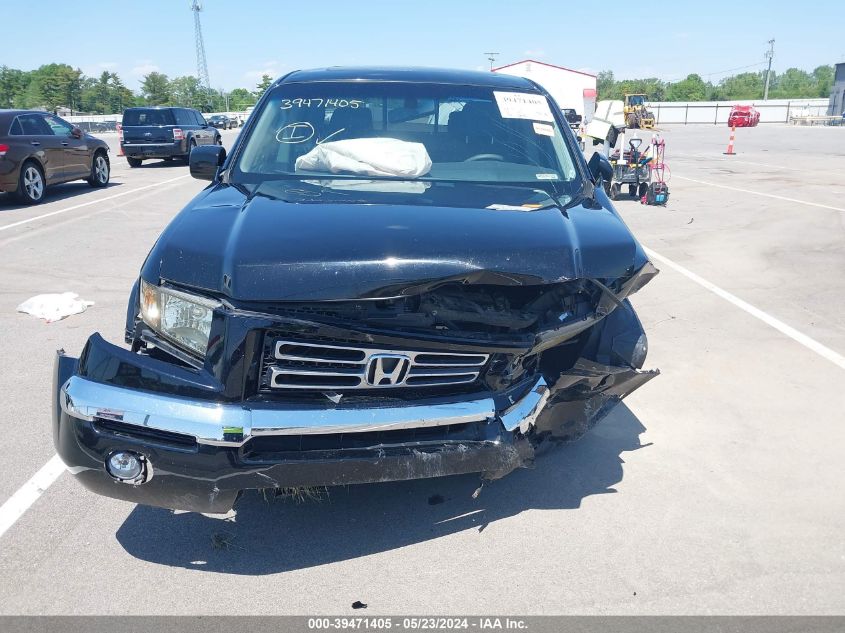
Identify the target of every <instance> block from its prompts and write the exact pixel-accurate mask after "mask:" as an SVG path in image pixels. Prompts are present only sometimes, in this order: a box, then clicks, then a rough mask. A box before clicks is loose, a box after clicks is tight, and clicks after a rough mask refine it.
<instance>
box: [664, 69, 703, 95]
mask: <svg viewBox="0 0 845 633" xmlns="http://www.w3.org/2000/svg"><path fill="white" fill-rule="evenodd" d="M707 93H708V88H707V84H706V83H704V80H703V79H702V78H701V77H700V76H699V75H696V74H692V75H687V78H686V79H683V80H681V81H679V82H677V83H674V84H670V85H669V89H668V90H667V91H666V98H667V100H669V101H704V100H705V99H706V98H707Z"/></svg>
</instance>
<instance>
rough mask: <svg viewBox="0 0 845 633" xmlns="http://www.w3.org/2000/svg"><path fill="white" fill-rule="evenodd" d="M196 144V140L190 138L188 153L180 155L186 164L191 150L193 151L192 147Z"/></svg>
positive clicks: (188, 161) (188, 162) (189, 160)
mask: <svg viewBox="0 0 845 633" xmlns="http://www.w3.org/2000/svg"><path fill="white" fill-rule="evenodd" d="M196 146H197V142H196V141H195V140H194V139H191V142H190V143H188V153H187V154H185V155H184V156H183V157H182V162H183V163H185V164H186V165H189V164H190V162H191V152H193V151H194V148H195V147H196Z"/></svg>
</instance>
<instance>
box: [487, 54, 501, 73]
mask: <svg viewBox="0 0 845 633" xmlns="http://www.w3.org/2000/svg"><path fill="white" fill-rule="evenodd" d="M484 54H485V55H487V59H488V60H489V61H490V72H493V62H494V61H496V55H498V54H499V53H484Z"/></svg>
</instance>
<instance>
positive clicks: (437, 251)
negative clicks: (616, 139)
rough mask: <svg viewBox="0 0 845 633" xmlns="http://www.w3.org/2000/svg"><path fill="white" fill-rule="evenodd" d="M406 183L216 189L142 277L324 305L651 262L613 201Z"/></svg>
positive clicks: (163, 240)
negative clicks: (384, 187) (563, 205)
mask: <svg viewBox="0 0 845 633" xmlns="http://www.w3.org/2000/svg"><path fill="white" fill-rule="evenodd" d="M413 184H415V185H419V184H422V183H413ZM399 189H400V190H399V191H382V192H373V191H348V190H331V189H327V188H325V187H322V186H315V185H309V184H307V183H302V182H298V181H297V182H293V183H292V182H290V181H283V182H273V183H269V184H268V185H267V186H265V185H262V186H260V187H259V188H258V190H257V191H253V192H251V195H248V194H249V193H250V192H248V191H247V190H245V189H244V188H242V187H236V186H232V185H226V184H219V185H215V186H213V187H210V188H209V189H207V190H205V191H203V192H202V193H201V194H200V195H199V196H197V198H195V199H194V200H193V201H192V202H191V203H190V204H189V205H188V206H187V207H186V208H185V209H184V210H183V211H182V212H181V213H180V214H179V215H178V216H177V217H176V218H175V219H174V220H173V222H172V223H171V224H170V226H168V227H167V229H166V230H165V231H164V233H163V234H162V235H161V237H160V238H159V240H158V242H157V243H156V245H155V247H154V248H153V250H152V251H151V253H150V255H149V257H148V259H147V261H146V263H145V265H144V269H143V271H142V276H143V277H144V278H145V279H148V280H149V281H153V282H156V281H157V280H158V278H159V277H161V278H162V279H165V280H168V281H171V282H174V283H177V284H180V285H185V286H189V287H194V288H198V289H205V290H208V291H211V292H213V293H215V294H220V295H223V296H229V297H231V298H233V299H235V300H241V301H283V300H287V301H293V300H296V301H320V300H342V299H355V298H374V297H387V296H398V295H401V294H402V293H403V292H404V291H408V292H413V288H414V287H419V286H420V285H422V284H425V283H427V282H432V281H436V280H442V279H444V278H450V279H456V280H464V281H467V282H470V283H473V282H475V283H481V282H484V283H501V284H525V283H554V282H560V281H565V280H568V279H575V278H585V277H586V278H599V279H615V278H617V277H620V276H622V275H625V274H626V273H630V272H632V271H633V270H634V269H637V268H639V267H640V266H641V265H642V264H643V263H644V262H645V261H646V258H645V256H644V254H643V252H642V249H641V248H640V247H639V245H638V244H637V242H636V240H635V239H634V237H633V236H632V235H631V233H630V231H629V230H628V228H627V227H626V226H625V224H624V222H622V220H621V219H620V218H619V217H618V216H617V215H616V214H615V213H614V212H613V211H610V210H608V209H605V208H586V207H584V206H575V207H573V208H570V209H568V210H567V211H566V212H565V213H564V212H562V211H561V210H560V209H559V208H558V207H556V206H554V205H553V204H552V202H551V200H550V199H549V198H548V196H547V195H546V194H544V193H543V192H542V190H532V189H529V188H525V187H510V186H492V185H470V184H458V185H455V184H439V183H438V184H435V185H433V186H429V187H427V188H425V187H421V188H420V190H417V191H413V192H412V191H410V190H409V191H407V192H404V191H402V190H401V187H400V188H399ZM490 205H504V207H505V208H504V209H503V208H502V207H501V206H500V207H499V208H497V209H490V208H485V207H488V206H490ZM523 205H529V206H525V207H523ZM530 205H534V206H541V205H546V206H541V208H533V207H532V206H530ZM511 206H517V207H519V210H513V209H511V208H510V207H511Z"/></svg>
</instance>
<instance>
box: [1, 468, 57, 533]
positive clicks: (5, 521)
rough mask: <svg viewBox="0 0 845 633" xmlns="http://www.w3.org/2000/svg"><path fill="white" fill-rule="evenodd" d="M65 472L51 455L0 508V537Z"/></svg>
mask: <svg viewBox="0 0 845 633" xmlns="http://www.w3.org/2000/svg"><path fill="white" fill-rule="evenodd" d="M64 471H65V465H64V462H62V460H61V458H60V457H59V456H58V455H53V457H51V458H50V461H48V462H47V463H46V464H44V465H43V466H42V467H41V470H39V471H38V472H37V473H35V474H34V475H33V476H32V478H31V479H30V480H29V481H27V482H26V483H25V484H24V485H23V486H21V487H20V488H18V490H17V492H15V494H13V495H12V496H11V497H9V499H8V500H7V501H6V503H4V504H3V505H2V506H0V537H2V536H3V534H5V533H6V530H8V529H9V528H10V527H12V526H13V525H14V524H15V522H16V521H17V520H18V519H20V518H21V517H22V516H23V514H24V512H26V511H27V510H28V509H29V507H30V506H31V505H32V504H33V503H35V501H36V500H37V499H38V497H40V496H41V495H42V493H43V492H44V491H45V490H47V488H49V487H50V486H51V485H52V484H53V482H54V481H56V480H57V479H58V478H59V476H61V474H62V473H63V472H64Z"/></svg>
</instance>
